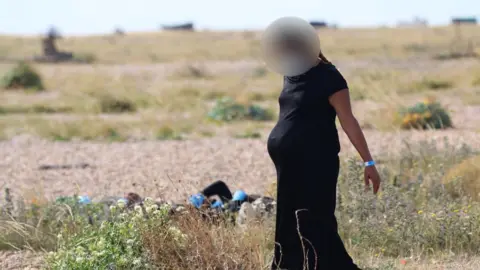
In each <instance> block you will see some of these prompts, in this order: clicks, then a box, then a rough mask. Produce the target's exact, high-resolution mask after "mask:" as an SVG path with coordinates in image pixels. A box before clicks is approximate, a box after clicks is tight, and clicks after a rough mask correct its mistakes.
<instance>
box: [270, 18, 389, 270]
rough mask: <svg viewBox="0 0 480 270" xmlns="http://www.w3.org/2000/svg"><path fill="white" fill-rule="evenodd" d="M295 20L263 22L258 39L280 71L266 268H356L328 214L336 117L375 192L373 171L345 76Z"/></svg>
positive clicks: (272, 136)
mask: <svg viewBox="0 0 480 270" xmlns="http://www.w3.org/2000/svg"><path fill="white" fill-rule="evenodd" d="M297 23H298V20H297ZM274 24H275V22H274ZM300 24H307V25H308V26H305V25H304V26H301V27H300V28H302V27H303V28H302V29H303V30H305V29H306V30H305V31H302V32H299V31H298V29H297V31H290V30H289V29H288V27H284V26H283V28H282V27H279V28H280V29H279V30H278V29H277V30H278V31H276V32H275V31H270V32H269V30H268V29H267V32H268V34H269V35H268V38H267V39H268V40H266V41H265V42H264V44H266V49H267V59H266V60H267V64H269V65H270V67H271V68H273V69H274V70H275V71H277V72H279V73H281V74H283V75H284V87H283V90H282V92H281V94H280V97H279V105H280V115H279V119H278V123H277V124H276V126H275V127H274V128H273V130H272V132H271V134H270V136H269V138H268V152H269V155H270V157H271V159H272V161H273V163H274V165H275V168H276V171H277V180H278V182H277V184H278V185H277V216H276V232H275V242H276V245H275V253H274V261H273V264H272V269H288V270H300V269H309V270H314V269H326V270H337V269H338V270H351V269H359V268H358V267H357V266H356V265H355V264H354V263H353V260H352V259H351V257H350V256H349V254H348V253H347V251H346V250H345V247H344V245H343V243H342V240H341V239H340V237H339V235H338V232H337V221H336V218H335V214H334V212H335V204H336V185H337V177H338V173H339V158H338V153H339V151H340V143H339V139H338V133H337V129H336V125H335V118H336V116H338V118H339V120H340V123H341V126H342V128H343V130H344V131H345V133H346V134H347V136H348V137H349V139H350V141H351V142H352V144H353V145H354V146H355V148H356V149H357V151H358V152H359V154H360V156H361V157H362V159H363V160H364V162H365V185H366V187H368V186H369V184H370V182H371V183H372V184H373V192H374V193H375V194H376V193H377V191H378V189H379V186H380V177H379V175H378V172H377V170H376V168H375V163H374V162H373V160H372V157H371V155H370V152H369V149H368V146H367V143H366V141H365V138H364V135H363V133H362V130H361V128H360V126H359V124H358V122H357V120H356V119H355V117H354V115H353V113H352V110H351V106H350V98H349V90H348V86H347V82H346V81H345V79H344V78H343V76H342V75H341V74H340V72H339V71H338V70H337V69H336V68H335V66H334V65H333V64H332V63H330V62H329V61H328V60H327V58H325V56H324V55H323V54H322V52H321V51H320V49H319V45H320V44H319V42H318V43H316V42H315V40H318V36H317V34H316V32H315V31H311V30H310V29H309V28H308V27H310V25H309V24H308V23H307V22H304V21H303V20H302V21H301V22H300ZM277 26H278V24H277ZM307 28H308V29H307ZM312 44H314V45H315V46H312ZM316 45H318V46H316Z"/></svg>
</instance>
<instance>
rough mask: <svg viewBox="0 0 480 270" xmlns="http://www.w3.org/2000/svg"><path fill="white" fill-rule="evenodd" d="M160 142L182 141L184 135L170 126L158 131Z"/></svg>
mask: <svg viewBox="0 0 480 270" xmlns="http://www.w3.org/2000/svg"><path fill="white" fill-rule="evenodd" d="M157 139H158V140H181V139H183V137H182V135H181V134H179V133H178V132H177V131H175V130H174V129H173V128H171V127H169V126H163V127H161V128H160V129H158V131H157Z"/></svg>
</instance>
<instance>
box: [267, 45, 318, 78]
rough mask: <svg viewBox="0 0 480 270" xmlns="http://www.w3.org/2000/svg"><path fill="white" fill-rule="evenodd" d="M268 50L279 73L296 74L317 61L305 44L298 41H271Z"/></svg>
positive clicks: (301, 72) (306, 69)
mask: <svg viewBox="0 0 480 270" xmlns="http://www.w3.org/2000/svg"><path fill="white" fill-rule="evenodd" d="M267 50H269V51H270V52H268V53H269V54H271V56H270V58H271V59H272V62H274V65H275V66H276V67H277V70H278V72H279V73H281V74H283V75H285V76H298V75H301V74H304V73H305V72H307V71H308V70H310V69H311V68H312V67H313V66H314V65H315V64H316V61H317V57H316V55H314V54H313V53H312V52H311V51H310V50H309V49H308V47H307V46H304V45H303V44H302V43H301V42H298V41H289V40H283V41H279V42H275V43H273V44H272V45H271V46H270V48H269V49H268V48H267Z"/></svg>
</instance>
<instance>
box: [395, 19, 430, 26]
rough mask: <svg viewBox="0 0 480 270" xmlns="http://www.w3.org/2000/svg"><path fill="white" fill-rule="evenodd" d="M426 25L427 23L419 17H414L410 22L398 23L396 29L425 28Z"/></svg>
mask: <svg viewBox="0 0 480 270" xmlns="http://www.w3.org/2000/svg"><path fill="white" fill-rule="evenodd" d="M427 25H428V21H427V20H426V19H422V18H420V17H414V18H413V19H412V20H411V21H399V22H398V23H397V26H398V27H425V26H427Z"/></svg>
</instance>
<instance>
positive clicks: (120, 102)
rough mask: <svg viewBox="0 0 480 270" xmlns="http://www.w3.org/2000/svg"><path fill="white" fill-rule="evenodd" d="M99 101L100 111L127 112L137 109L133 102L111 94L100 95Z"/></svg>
mask: <svg viewBox="0 0 480 270" xmlns="http://www.w3.org/2000/svg"><path fill="white" fill-rule="evenodd" d="M99 103H100V111H101V112H102V113H127V112H135V111H137V106H136V105H135V103H134V102H132V101H130V100H128V99H124V98H119V97H115V96H113V95H103V96H101V97H100V98H99Z"/></svg>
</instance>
